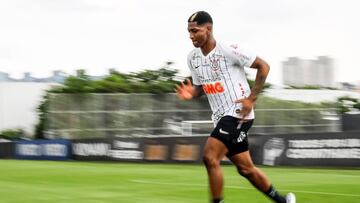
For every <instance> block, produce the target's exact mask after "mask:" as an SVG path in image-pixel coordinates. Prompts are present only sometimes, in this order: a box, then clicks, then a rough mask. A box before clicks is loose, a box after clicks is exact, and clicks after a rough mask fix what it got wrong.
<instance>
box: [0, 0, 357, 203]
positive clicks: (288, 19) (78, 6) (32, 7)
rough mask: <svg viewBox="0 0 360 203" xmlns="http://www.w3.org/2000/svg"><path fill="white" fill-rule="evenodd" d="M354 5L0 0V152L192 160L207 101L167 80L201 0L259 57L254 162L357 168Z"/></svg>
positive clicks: (204, 130) (181, 69) (186, 44)
mask: <svg viewBox="0 0 360 203" xmlns="http://www.w3.org/2000/svg"><path fill="white" fill-rule="evenodd" d="M356 6H357V3H356V1H355V0H345V1H344V0H342V1H340V0H330V1H329V0H318V1H310V0H303V1H295V0H286V1H285V0H275V1H265V0H255V1H254V0H252V1H247V0H241V1H239V0H236V1H235V0H227V1H213V0H207V1H205V0H192V1H189V0H183V1H171V2H170V1H165V0H151V1H148V0H134V1H125V2H124V1H115V0H102V1H100V0H51V1H48V0H31V1H22V0H11V1H10V0H2V1H1V2H0V26H1V28H2V29H1V30H2V31H1V32H0V158H4V159H36V160H87V161H92V160H101V161H103V160H115V161H126V162H127V161H136V162H138V161H140V162H155V163H158V162H161V163H164V162H169V163H189V162H190V163H201V153H202V147H203V144H204V141H205V139H206V137H207V136H208V135H209V133H210V132H211V130H212V128H213V124H212V122H211V121H210V116H211V110H210V107H209V105H208V102H207V99H206V97H202V98H200V99H198V100H192V101H186V102H185V101H181V100H179V99H177V97H176V95H175V94H174V87H175V84H179V83H180V82H181V81H184V80H185V79H186V78H188V77H189V76H190V71H189V70H188V67H187V64H186V63H187V62H186V58H187V54H188V53H189V51H190V50H191V49H192V48H193V47H192V44H191V41H190V40H189V34H188V32H187V19H188V17H189V16H190V15H191V14H192V13H194V12H195V11H198V10H205V11H208V12H209V13H210V14H211V15H212V17H213V19H214V36H215V39H217V40H218V41H221V42H223V43H225V44H233V43H237V44H239V45H240V46H241V47H243V48H245V49H249V50H250V51H252V52H254V53H256V54H258V56H260V57H261V58H263V59H265V60H266V61H267V62H268V63H269V64H270V67H271V71H270V74H269V77H268V79H267V83H266V85H265V87H264V90H263V92H262V95H261V96H260V98H259V100H258V101H257V105H256V109H255V113H256V121H255V123H254V126H253V127H252V129H251V131H250V134H251V136H250V143H251V145H252V149H251V153H252V155H253V159H254V162H255V163H256V164H258V165H267V166H301V167H313V166H317V167H318V166H321V167H359V166H360V127H359V126H360V125H359V124H360V113H359V112H360V78H359V75H360V68H359V67H358V63H357V56H356V55H355V54H356V53H359V52H360V50H359V49H360V48H359V47H360V40H359V37H358V36H360V28H359V26H356V25H357V24H358V22H357V21H358V20H357V19H359V18H360V16H359V15H360V14H359V12H358V11H357V10H358V9H357V7H356ZM246 71H247V75H248V78H249V83H250V84H253V82H254V81H253V80H254V77H255V72H254V70H250V69H247V70H246ZM224 163H228V161H227V160H224ZM353 169H356V168H353ZM145 171H146V170H145ZM356 177H359V176H356ZM345 193H346V191H345ZM345 196H346V195H345ZM350 196H351V195H350ZM355 197H357V198H358V197H359V196H356V195H355ZM327 202H330V201H327Z"/></svg>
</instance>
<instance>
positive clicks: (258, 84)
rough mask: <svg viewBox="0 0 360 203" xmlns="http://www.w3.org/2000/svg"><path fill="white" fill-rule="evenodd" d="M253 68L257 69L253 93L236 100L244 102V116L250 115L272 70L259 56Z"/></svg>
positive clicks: (242, 111)
mask: <svg viewBox="0 0 360 203" xmlns="http://www.w3.org/2000/svg"><path fill="white" fill-rule="evenodd" d="M251 68H254V69H257V72H256V78H255V84H254V86H253V87H252V89H251V94H250V95H249V97H247V98H245V99H240V100H237V101H235V102H237V103H242V105H243V108H242V110H241V114H242V115H243V117H244V118H245V117H246V116H247V115H249V113H250V112H251V109H252V108H253V107H254V105H255V101H256V99H257V97H258V95H259V94H260V92H261V90H262V88H263V86H264V84H265V80H266V77H267V75H268V73H269V70H270V66H269V65H268V64H267V63H266V62H265V61H264V60H262V59H261V58H259V57H256V59H255V61H254V62H253V63H252V65H251Z"/></svg>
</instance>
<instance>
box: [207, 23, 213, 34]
mask: <svg viewBox="0 0 360 203" xmlns="http://www.w3.org/2000/svg"><path fill="white" fill-rule="evenodd" d="M206 29H207V30H208V31H209V32H212V24H210V23H207V24H206Z"/></svg>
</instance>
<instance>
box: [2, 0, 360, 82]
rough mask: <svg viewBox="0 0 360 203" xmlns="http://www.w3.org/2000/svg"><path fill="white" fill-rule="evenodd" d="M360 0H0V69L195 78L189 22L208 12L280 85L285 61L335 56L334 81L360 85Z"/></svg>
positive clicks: (224, 37) (223, 37)
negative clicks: (150, 72)
mask: <svg viewBox="0 0 360 203" xmlns="http://www.w3.org/2000/svg"><path fill="white" fill-rule="evenodd" d="M357 2H358V1H356V0H128V1H125V0H0V71H2V72H8V73H10V75H11V76H12V77H15V78H20V77H21V76H22V74H23V72H32V73H33V75H34V76H36V77H45V76H50V75H51V74H52V71H53V70H62V71H65V72H67V73H69V74H74V72H75V71H74V70H76V69H79V68H83V69H86V70H87V71H88V73H89V74H91V75H101V74H105V73H107V72H108V69H109V68H115V69H117V70H119V71H121V72H132V71H139V70H142V69H156V68H158V67H161V66H162V65H163V64H164V63H165V62H166V61H173V62H175V64H174V66H173V67H174V68H177V69H179V70H180V71H181V74H182V75H187V74H189V71H188V67H187V65H186V57H187V54H188V52H189V51H190V50H191V49H192V48H193V47H192V44H191V42H190V40H189V36H188V33H187V18H188V17H189V16H190V15H191V14H192V13H193V12H195V11H198V10H205V11H208V12H209V13H210V14H211V15H212V16H213V19H214V35H215V38H216V39H217V40H218V41H221V42H223V43H225V44H228V43H238V44H240V46H243V47H245V48H247V49H250V50H251V51H253V52H255V53H257V54H258V55H259V56H260V57H262V58H264V59H265V60H266V61H268V62H269V64H270V66H271V68H272V69H271V73H270V75H269V79H268V81H269V82H271V83H275V84H281V83H282V75H281V62H282V61H284V60H286V58H287V57H291V56H299V57H301V58H305V59H314V58H316V57H317V56H322V55H327V56H330V57H332V58H334V59H335V67H336V76H335V79H336V81H347V82H352V81H359V80H360V65H359V63H358V62H357V58H358V55H359V54H360V40H359V36H360V23H359V19H360V12H359V10H358V9H359V3H357Z"/></svg>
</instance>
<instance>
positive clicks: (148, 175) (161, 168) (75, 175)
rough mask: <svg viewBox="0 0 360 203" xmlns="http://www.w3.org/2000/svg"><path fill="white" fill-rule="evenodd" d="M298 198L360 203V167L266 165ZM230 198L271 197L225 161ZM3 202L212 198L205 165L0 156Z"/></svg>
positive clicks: (189, 202)
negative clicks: (257, 188)
mask: <svg viewBox="0 0 360 203" xmlns="http://www.w3.org/2000/svg"><path fill="white" fill-rule="evenodd" d="M262 169H263V170H264V171H265V173H266V174H267V175H268V176H269V177H270V179H271V180H272V182H273V183H274V185H275V186H276V187H277V189H278V190H280V191H281V192H283V193H286V192H289V191H292V192H294V193H296V196H297V202H298V203H316V202H324V203H339V202H341V203H350V202H351V203H355V202H357V203H358V202H360V170H359V169H333V168H332V169H324V168H278V167H262ZM223 172H224V175H225V201H226V203H240V202H246V203H265V202H269V203H270V202H271V201H269V200H268V199H267V198H266V197H265V196H264V195H262V194H261V193H260V192H258V191H257V190H255V189H254V188H253V187H252V186H251V185H250V184H249V183H248V182H247V181H246V180H245V179H244V178H242V177H240V176H238V175H237V173H236V170H235V169H234V168H233V167H232V166H230V165H225V166H223ZM0 188H1V189H0V202H1V203H15V202H16V203H42V202H44V203H45V202H46V203H60V202H61V203H69V202H72V203H208V202H209V201H208V188H207V176H206V171H205V169H204V168H203V166H201V165H191V164H150V163H148V164H144V163H141V164H140V163H114V162H112V163H98V162H96V163H91V162H75V161H74V162H71V161H70V162H52V161H21V160H0Z"/></svg>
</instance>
